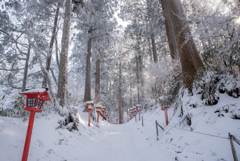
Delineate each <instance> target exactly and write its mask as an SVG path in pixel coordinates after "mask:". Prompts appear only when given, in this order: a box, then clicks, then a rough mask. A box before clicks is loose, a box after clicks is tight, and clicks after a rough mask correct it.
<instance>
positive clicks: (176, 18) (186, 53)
mask: <svg viewBox="0 0 240 161" xmlns="http://www.w3.org/2000/svg"><path fill="white" fill-rule="evenodd" d="M162 2H163V0H162ZM165 2H167V7H168V11H169V12H170V17H168V19H170V20H171V22H172V25H173V26H172V27H173V29H174V30H173V31H172V32H174V33H175V37H176V41H177V45H178V52H179V57H180V61H181V65H182V72H183V80H184V84H185V86H186V87H187V88H188V89H189V90H191V89H192V83H193V81H194V79H195V77H196V74H197V71H198V70H199V69H200V68H201V69H202V70H203V69H204V66H203V63H202V60H201V59H200V57H199V55H198V52H197V49H196V46H195V43H194V41H193V38H192V36H191V32H190V29H189V27H188V23H187V21H186V18H185V15H184V13H183V8H182V5H181V2H180V0H168V1H165Z"/></svg>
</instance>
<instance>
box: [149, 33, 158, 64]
mask: <svg viewBox="0 0 240 161" xmlns="http://www.w3.org/2000/svg"><path fill="white" fill-rule="evenodd" d="M151 40H152V51H153V60H154V63H157V61H158V58H157V50H156V43H155V38H154V35H151Z"/></svg>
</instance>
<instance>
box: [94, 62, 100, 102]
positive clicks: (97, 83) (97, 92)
mask: <svg viewBox="0 0 240 161" xmlns="http://www.w3.org/2000/svg"><path fill="white" fill-rule="evenodd" d="M98 102H100V58H98V59H97V61H96V77H95V103H98Z"/></svg>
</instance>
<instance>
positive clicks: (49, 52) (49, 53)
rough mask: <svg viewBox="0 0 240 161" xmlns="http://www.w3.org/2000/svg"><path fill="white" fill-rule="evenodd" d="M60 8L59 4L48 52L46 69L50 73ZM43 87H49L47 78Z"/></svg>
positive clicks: (44, 79)
mask: <svg viewBox="0 0 240 161" xmlns="http://www.w3.org/2000/svg"><path fill="white" fill-rule="evenodd" d="M59 6H60V5H59V4H58V6H57V11H56V15H55V18H54V26H53V31H52V37H51V40H50V47H49V51H48V55H47V61H46V69H47V71H48V72H49V70H50V65H51V59H52V49H53V44H54V40H55V37H56V29H57V22H58V14H59ZM42 87H43V88H46V87H47V79H46V77H45V76H44V78H43V82H42Z"/></svg>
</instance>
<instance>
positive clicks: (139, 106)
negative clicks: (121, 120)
mask: <svg viewBox="0 0 240 161" xmlns="http://www.w3.org/2000/svg"><path fill="white" fill-rule="evenodd" d="M136 108H137V112H139V121H140V111H141V105H136Z"/></svg>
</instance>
